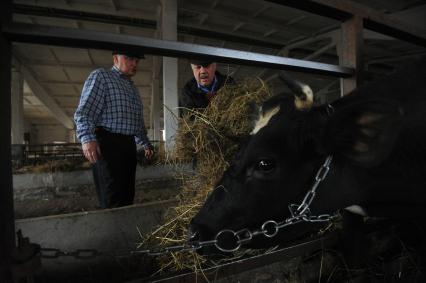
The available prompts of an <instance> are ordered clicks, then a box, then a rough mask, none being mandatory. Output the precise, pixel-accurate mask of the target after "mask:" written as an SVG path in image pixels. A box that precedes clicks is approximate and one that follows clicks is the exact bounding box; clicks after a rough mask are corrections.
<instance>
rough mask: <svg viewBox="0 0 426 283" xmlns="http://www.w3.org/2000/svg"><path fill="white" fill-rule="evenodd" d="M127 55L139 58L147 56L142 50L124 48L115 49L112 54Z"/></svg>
mask: <svg viewBox="0 0 426 283" xmlns="http://www.w3.org/2000/svg"><path fill="white" fill-rule="evenodd" d="M116 54H120V55H126V56H127V57H133V58H138V59H145V56H144V54H143V53H141V52H136V51H134V50H122V49H115V50H113V51H112V55H116Z"/></svg>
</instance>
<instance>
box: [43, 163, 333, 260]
mask: <svg viewBox="0 0 426 283" xmlns="http://www.w3.org/2000/svg"><path fill="white" fill-rule="evenodd" d="M332 159H333V157H332V156H331V155H330V156H328V157H327V158H326V160H325V161H324V163H323V164H322V166H321V167H320V169H319V170H318V172H317V174H316V175H315V181H314V184H313V185H312V188H311V189H310V190H309V191H308V192H307V193H306V195H305V197H304V198H303V201H302V203H301V204H290V205H289V206H288V209H289V210H290V215H291V216H290V217H289V218H286V219H285V220H284V221H281V222H276V221H274V220H268V221H265V222H264V223H263V224H262V225H261V227H260V229H259V230H254V231H250V230H249V229H241V230H239V231H233V230H230V229H224V230H221V231H219V232H218V233H217V234H216V236H215V237H214V239H213V240H208V241H189V242H186V243H183V244H180V245H174V246H168V247H159V248H154V249H144V250H131V251H125V252H124V253H121V254H120V252H117V251H115V252H112V253H108V252H101V251H98V250H96V249H78V250H76V251H73V252H64V251H61V250H59V249H51V248H42V249H41V257H43V258H58V257H62V256H71V257H74V258H76V259H91V258H94V257H97V256H100V255H110V256H115V257H123V256H128V255H150V256H158V255H163V254H167V253H170V252H182V251H196V250H198V249H201V248H205V247H211V246H215V247H216V248H217V249H218V250H220V251H222V252H235V251H237V250H238V249H240V247H241V246H242V245H243V244H246V243H248V242H250V241H251V240H252V239H253V238H254V237H256V236H259V235H263V236H265V237H267V238H272V237H274V236H276V235H277V234H278V232H279V230H280V229H282V228H284V227H287V226H291V225H294V224H297V223H300V222H327V221H331V220H333V219H335V218H336V216H337V213H335V214H333V215H330V214H321V215H311V211H310V209H309V207H310V205H311V203H312V201H313V200H314V198H315V196H316V190H317V187H318V186H319V184H320V183H321V182H322V181H323V180H324V179H325V178H326V176H327V174H328V172H329V170H330V164H331V161H332ZM223 238H228V239H229V238H231V239H233V240H234V241H233V245H234V246H232V247H223V246H221V244H220V243H221V242H222V241H223V240H221V239H223Z"/></svg>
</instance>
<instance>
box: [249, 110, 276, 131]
mask: <svg viewBox="0 0 426 283" xmlns="http://www.w3.org/2000/svg"><path fill="white" fill-rule="evenodd" d="M278 111H280V106H279V105H278V106H276V107H274V108H272V109H270V110H269V111H268V112H266V113H263V111H262V108H260V109H259V118H258V119H257V121H256V124H255V126H254V129H253V131H251V133H250V135H255V134H256V133H257V132H258V131H260V129H262V128H263V127H265V126H266V125H268V123H269V120H271V118H272V117H273V116H274V115H275V114H277V113H278Z"/></svg>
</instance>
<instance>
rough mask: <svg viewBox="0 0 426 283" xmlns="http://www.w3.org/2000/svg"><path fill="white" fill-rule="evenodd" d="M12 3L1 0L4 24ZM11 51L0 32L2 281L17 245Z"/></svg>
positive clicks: (7, 19) (0, 223)
mask: <svg viewBox="0 0 426 283" xmlns="http://www.w3.org/2000/svg"><path fill="white" fill-rule="evenodd" d="M11 6H12V1H11V0H5V1H2V2H1V4H0V11H1V12H0V15H1V18H0V19H1V20H0V25H1V27H3V26H5V25H7V24H8V23H10V20H11V15H12V13H11ZM1 27H0V28H1ZM11 53H12V52H11V43H10V41H9V40H8V39H6V38H5V37H4V36H3V34H0V68H1V71H0V168H1V170H0V282H5V281H6V280H7V276H8V275H7V268H8V266H9V265H10V263H11V262H10V260H11V259H10V256H11V252H12V250H13V248H14V247H15V217H14V210H13V186H12V166H11V146H10V134H11V117H10V112H11V111H10V101H11V100H10V97H11V95H10V92H11V91H10V90H11V84H10V80H11V75H10V70H11V58H12V54H11Z"/></svg>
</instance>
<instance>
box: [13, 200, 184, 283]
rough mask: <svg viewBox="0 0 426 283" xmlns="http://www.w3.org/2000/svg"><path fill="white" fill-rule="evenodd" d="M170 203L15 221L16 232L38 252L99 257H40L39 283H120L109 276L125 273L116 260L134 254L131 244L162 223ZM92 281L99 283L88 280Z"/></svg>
mask: <svg viewBox="0 0 426 283" xmlns="http://www.w3.org/2000/svg"><path fill="white" fill-rule="evenodd" d="M176 203H177V202H176V201H175V200H173V201H170V200H169V201H162V202H152V203H149V204H144V205H132V206H127V207H121V208H114V209H105V210H99V211H90V212H82V213H72V214H64V215H55V216H46V217H38V218H30V219H23V220H17V221H16V231H18V230H21V231H22V234H23V236H24V237H29V239H30V241H31V242H32V243H37V244H39V245H41V248H42V249H43V248H54V249H59V250H60V251H62V252H74V251H76V250H81V249H89V250H96V251H97V252H99V253H100V254H99V256H96V257H94V258H88V259H83V258H80V259H79V258H75V257H72V256H61V257H57V258H42V265H43V273H44V280H45V281H43V282H121V281H115V280H114V279H113V278H112V277H111V276H118V277H121V278H122V277H123V276H124V277H125V271H123V270H122V269H121V267H122V266H120V264H118V263H119V260H120V257H119V256H124V255H126V256H127V258H129V255H130V254H129V251H130V250H136V247H137V244H138V243H140V242H141V241H142V238H141V235H145V234H147V233H149V232H152V230H153V228H154V227H155V226H157V225H159V224H160V223H162V219H163V217H164V214H165V212H166V211H167V209H168V208H170V207H173V206H175V205H176ZM43 254H45V255H52V254H53V253H49V252H44V253H43ZM82 255H83V254H82ZM84 255H88V253H87V252H86V253H85V254H84ZM139 268H144V267H143V266H140V267H139ZM96 269H99V270H98V271H96ZM88 277H89V278H91V279H89V281H84V280H83V278H88ZM94 277H96V278H98V279H99V280H100V281H93V280H94ZM100 278H101V279H100ZM74 279H75V280H74Z"/></svg>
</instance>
